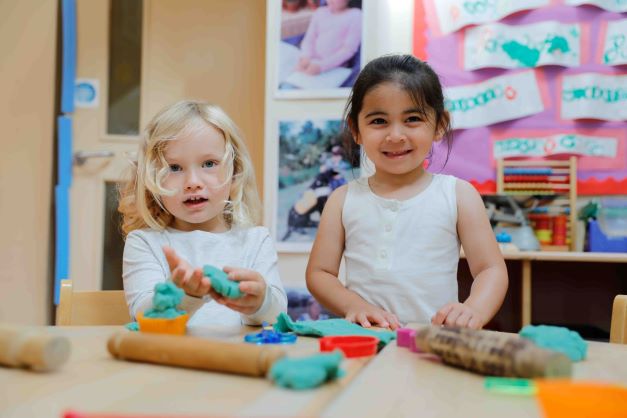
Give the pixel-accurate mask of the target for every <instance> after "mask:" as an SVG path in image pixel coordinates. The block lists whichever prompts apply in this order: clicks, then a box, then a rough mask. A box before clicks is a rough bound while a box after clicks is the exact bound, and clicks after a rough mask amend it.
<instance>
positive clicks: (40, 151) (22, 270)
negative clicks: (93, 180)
mask: <svg viewBox="0 0 627 418" xmlns="http://www.w3.org/2000/svg"><path fill="white" fill-rule="evenodd" d="M57 7H58V5H57V1H55V0H46V1H41V0H20V1H19V2H18V1H3V2H0V56H1V57H2V58H1V59H0V74H2V77H0V92H2V93H1V95H0V126H2V139H1V140H0V141H1V143H2V152H1V153H0V158H1V161H0V196H2V197H0V217H1V219H2V226H3V230H2V234H0V322H15V323H24V324H46V323H48V322H49V320H50V315H49V314H50V312H49V311H50V300H51V297H50V289H49V288H50V283H51V281H52V270H51V267H52V264H51V263H50V261H49V260H50V254H51V253H50V248H51V246H50V239H51V228H50V226H51V222H52V220H51V213H52V212H51V206H52V179H53V175H52V172H53V171H52V170H53V161H52V155H53V144H54V112H55V111H54V105H55V96H54V94H55V60H56V39H57Z"/></svg>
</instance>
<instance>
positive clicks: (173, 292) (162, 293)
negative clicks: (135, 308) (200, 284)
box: [144, 281, 185, 318]
mask: <svg viewBox="0 0 627 418" xmlns="http://www.w3.org/2000/svg"><path fill="white" fill-rule="evenodd" d="M184 294H185V292H184V291H183V289H180V288H178V287H177V286H176V285H175V284H174V283H172V282H170V281H167V282H165V283H158V284H157V285H156V286H155V294H154V296H153V297H152V308H151V309H148V310H147V311H146V312H144V316H145V317H146V318H176V317H177V316H181V315H183V314H185V311H181V310H178V309H176V307H177V306H178V305H179V304H180V303H181V299H183V295H184Z"/></svg>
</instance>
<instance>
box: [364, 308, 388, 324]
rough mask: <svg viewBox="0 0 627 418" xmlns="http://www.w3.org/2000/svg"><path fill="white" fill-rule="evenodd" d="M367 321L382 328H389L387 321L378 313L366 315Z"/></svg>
mask: <svg viewBox="0 0 627 418" xmlns="http://www.w3.org/2000/svg"><path fill="white" fill-rule="evenodd" d="M368 317H369V319H371V320H372V322H374V323H375V324H376V325H379V326H380V327H382V328H387V327H388V326H389V324H388V321H386V319H385V318H384V317H383V315H382V314H381V313H379V312H375V313H373V314H371V315H368Z"/></svg>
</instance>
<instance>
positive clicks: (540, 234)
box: [496, 157, 577, 251]
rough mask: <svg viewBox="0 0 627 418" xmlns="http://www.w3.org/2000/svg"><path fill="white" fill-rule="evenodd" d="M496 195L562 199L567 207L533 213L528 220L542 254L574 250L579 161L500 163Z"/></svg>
mask: <svg viewBox="0 0 627 418" xmlns="http://www.w3.org/2000/svg"><path fill="white" fill-rule="evenodd" d="M496 187H497V193H501V194H509V195H529V196H560V195H564V197H566V199H556V200H555V201H554V202H553V203H554V204H556V202H557V201H558V200H559V201H562V202H566V204H567V206H566V207H565V208H564V207H559V206H554V207H551V208H548V209H547V208H545V209H544V210H539V211H538V212H540V213H532V214H530V215H529V220H530V221H531V224H532V226H533V228H534V231H535V233H536V236H537V238H538V241H540V244H541V246H542V249H543V250H555V251H568V250H571V251H572V250H574V248H575V227H576V218H575V215H576V203H577V159H576V157H570V158H569V159H568V160H516V161H512V160H497V177H496Z"/></svg>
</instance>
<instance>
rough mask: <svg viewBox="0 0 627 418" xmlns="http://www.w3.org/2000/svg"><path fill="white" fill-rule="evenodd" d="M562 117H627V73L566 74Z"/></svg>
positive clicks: (614, 118) (626, 118) (609, 118)
mask: <svg viewBox="0 0 627 418" xmlns="http://www.w3.org/2000/svg"><path fill="white" fill-rule="evenodd" d="M561 117H562V119H601V120H616V121H619V120H627V75H617V76H614V75H606V74H598V73H584V74H576V75H570V76H564V78H563V80H562V92H561Z"/></svg>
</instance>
